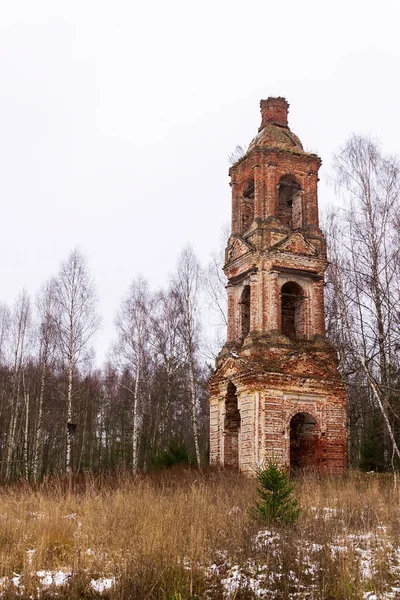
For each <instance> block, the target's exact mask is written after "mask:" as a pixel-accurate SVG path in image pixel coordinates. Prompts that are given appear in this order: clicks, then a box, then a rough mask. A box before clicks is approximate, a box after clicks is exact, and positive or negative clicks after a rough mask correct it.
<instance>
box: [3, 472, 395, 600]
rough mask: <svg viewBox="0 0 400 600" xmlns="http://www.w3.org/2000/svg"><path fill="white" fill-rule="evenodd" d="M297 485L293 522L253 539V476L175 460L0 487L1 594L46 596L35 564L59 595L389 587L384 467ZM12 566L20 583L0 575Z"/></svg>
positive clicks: (241, 595) (299, 594) (342, 594)
mask: <svg viewBox="0 0 400 600" xmlns="http://www.w3.org/2000/svg"><path fill="white" fill-rule="evenodd" d="M296 487H297V492H298V495H299V497H300V501H301V504H302V506H303V507H304V508H303V511H302V514H301V516H300V519H299V522H298V524H297V525H296V526H294V527H290V528H281V529H279V530H274V531H272V532H271V533H270V534H266V533H264V534H262V535H261V537H260V538H259V540H258V541H257V533H258V532H259V531H260V530H265V529H266V527H265V525H263V524H260V523H255V522H254V521H253V520H252V519H251V517H250V515H249V512H248V508H249V507H250V506H252V505H253V503H254V499H255V482H254V481H253V480H249V479H246V478H244V477H242V476H239V475H237V474H234V473H229V472H222V471H207V472H203V473H199V472H197V471H195V470H189V471H185V470H178V471H168V472H164V473H162V474H160V473H159V474H157V475H151V476H150V475H148V476H142V477H136V478H132V477H130V476H128V475H121V476H114V477H108V478H102V479H101V478H92V477H86V478H82V479H80V480H79V481H77V482H74V483H73V485H72V486H69V485H68V483H67V482H65V481H62V480H54V481H48V482H46V483H45V484H42V485H40V486H38V487H37V488H36V489H35V488H32V487H31V486H29V485H24V484H21V483H20V484H18V485H14V486H10V487H7V488H2V489H1V490H0V577H5V578H7V579H5V580H4V582H3V597H5V598H12V597H17V589H19V596H18V597H27V598H28V597H31V598H32V597H33V598H36V597H41V598H51V597H54V596H55V591H54V588H51V587H49V588H47V589H46V588H43V586H40V585H39V579H40V578H38V576H37V572H38V571H41V570H49V571H52V572H54V571H57V570H61V571H65V572H68V573H73V576H71V577H69V578H68V583H67V584H66V585H65V586H64V587H58V588H57V597H58V598H97V597H102V598H110V599H111V598H112V599H114V598H118V599H122V598H123V599H127V598H138V599H141V600H142V599H145V598H147V599H149V600H152V599H157V600H158V599H163V600H189V599H194V598H215V599H218V598H224V597H226V598H236V600H239V599H247V598H255V597H265V598H316V599H317V598H318V599H319V598H321V599H340V598H345V599H347V598H355V599H358V598H360V599H361V598H363V597H364V598H367V597H368V594H366V592H368V591H374V592H376V593H378V594H381V596H379V595H378V597H381V598H385V597H387V598H390V597H391V598H395V597H396V595H391V596H390V595H387V596H385V595H384V593H386V592H387V591H388V590H391V588H392V587H394V586H396V584H397V582H398V581H399V580H400V565H399V561H400V550H399V551H398V552H397V548H400V525H399V523H400V490H399V488H397V489H394V486H393V478H392V477H390V476H385V475H369V474H360V473H350V474H349V475H347V476H345V477H331V478H329V477H325V478H318V477H316V476H311V475H310V476H304V477H302V478H299V479H298V480H297V482H296ZM327 509H329V510H327ZM29 551H31V552H29ZM33 551H34V552H33ZM15 573H17V574H20V575H22V577H21V579H20V580H19V583H20V586H19V588H17V587H16V586H15V585H14V584H13V583H9V585H8V582H9V581H10V579H11V578H12V577H13V574H15ZM100 577H112V578H115V583H114V585H113V586H112V588H111V589H109V590H106V591H104V592H103V593H102V594H100V593H99V592H96V591H95V590H94V589H93V587H91V585H90V581H91V579H98V578H100ZM258 588H260V589H264V590H267V591H266V592H265V595H264V596H263V595H262V592H261V591H259V592H257V589H258ZM257 593H258V594H259V595H258V596H257V595H256V594H257ZM392 594H396V592H392ZM398 597H400V595H399V596H398Z"/></svg>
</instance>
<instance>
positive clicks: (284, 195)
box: [277, 175, 303, 229]
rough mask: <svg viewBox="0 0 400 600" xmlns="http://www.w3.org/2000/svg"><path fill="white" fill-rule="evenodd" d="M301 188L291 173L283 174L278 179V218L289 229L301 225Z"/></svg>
mask: <svg viewBox="0 0 400 600" xmlns="http://www.w3.org/2000/svg"><path fill="white" fill-rule="evenodd" d="M301 197H302V190H301V186H300V184H299V182H298V181H297V179H296V178H295V177H294V176H293V175H284V176H283V177H281V178H280V180H279V202H278V215H277V216H278V219H279V220H280V221H281V223H283V224H284V225H286V226H287V227H290V228H291V229H299V228H300V227H302V226H303V215H302V212H303V211H302V201H301Z"/></svg>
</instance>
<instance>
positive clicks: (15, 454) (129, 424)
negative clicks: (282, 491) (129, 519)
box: [0, 246, 209, 480]
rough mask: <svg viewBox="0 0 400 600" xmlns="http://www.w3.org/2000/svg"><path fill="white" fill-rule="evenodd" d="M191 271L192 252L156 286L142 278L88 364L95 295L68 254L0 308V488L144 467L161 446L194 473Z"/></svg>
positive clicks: (198, 436)
mask: <svg viewBox="0 0 400 600" xmlns="http://www.w3.org/2000/svg"><path fill="white" fill-rule="evenodd" d="M202 284H203V276H202V271H201V268H200V265H199V262H198V260H197V258H196V256H195V255H194V253H193V251H192V249H191V248H190V247H189V246H188V247H186V248H185V249H184V250H183V251H182V253H181V256H180V259H179V261H178V265H177V268H176V271H175V273H174V274H173V275H172V276H171V280H170V282H169V285H168V286H167V289H164V290H159V291H157V292H152V291H150V289H149V286H148V283H147V281H146V280H145V279H144V278H143V277H140V276H139V277H136V278H135V279H134V280H133V281H132V282H131V285H130V286H129V289H128V291H127V294H126V296H125V298H123V300H122V302H121V305H120V307H119V309H118V310H117V312H116V319H115V327H116V333H117V341H116V343H115V344H114V346H113V347H112V348H111V349H110V353H109V359H108V360H107V363H106V365H105V366H104V368H103V369H96V368H95V367H94V363H93V356H94V353H93V342H94V335H95V333H96V331H97V330H98V328H99V324H100V319H99V316H98V314H97V298H96V291H95V286H94V282H93V280H92V279H91V276H90V273H89V270H88V266H87V263H86V259H85V257H84V256H83V255H82V253H81V252H79V251H78V250H74V251H73V252H71V254H70V256H69V257H68V258H67V260H66V261H64V262H63V263H62V265H61V267H60V270H59V272H58V274H57V275H56V276H54V277H52V278H51V279H50V280H49V281H48V282H46V283H45V285H44V286H43V287H42V289H41V290H40V292H39V294H38V296H37V298H36V301H35V302H32V300H31V299H30V298H29V297H28V295H27V293H26V292H25V291H23V292H22V293H21V295H20V296H19V297H18V298H17V300H16V302H15V303H14V306H13V307H12V308H11V309H10V308H9V307H8V306H6V305H4V304H2V305H0V398H1V401H0V466H1V477H2V479H3V480H12V479H15V478H17V477H25V478H26V479H29V480H37V479H40V478H42V477H43V476H46V475H49V474H53V473H67V474H71V473H73V472H79V471H82V470H90V471H101V470H104V469H109V468H112V469H131V470H132V471H133V472H137V470H138V469H146V468H149V467H151V465H152V464H153V461H154V459H155V458H156V457H157V456H158V455H159V454H160V453H162V452H166V451H168V448H169V447H171V445H174V444H175V445H181V446H182V447H184V448H185V449H186V450H187V452H188V454H189V456H190V455H191V456H192V461H193V463H194V464H197V465H199V466H202V464H203V463H204V461H205V458H206V455H207V439H208V438H207V433H208V411H207V397H206V381H207V377H208V373H209V367H208V366H207V364H206V363H205V361H204V358H203V355H202V353H201V347H200V346H201V324H200V315H199V311H200V287H201V286H202Z"/></svg>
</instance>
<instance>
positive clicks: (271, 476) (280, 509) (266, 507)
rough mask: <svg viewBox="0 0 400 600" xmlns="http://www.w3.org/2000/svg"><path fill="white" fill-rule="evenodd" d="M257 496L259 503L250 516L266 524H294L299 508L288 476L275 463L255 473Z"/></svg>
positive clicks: (270, 463)
mask: <svg viewBox="0 0 400 600" xmlns="http://www.w3.org/2000/svg"><path fill="white" fill-rule="evenodd" d="M257 481H258V484H259V486H258V488H257V494H258V495H259V497H260V501H259V502H257V504H256V506H255V508H253V509H252V511H251V513H252V516H253V517H254V518H255V519H257V520H262V521H266V522H268V523H278V524H282V525H283V524H288V523H295V522H296V521H297V519H298V517H299V514H300V506H299V501H298V500H297V498H295V497H294V495H293V491H294V485H293V484H291V483H290V481H289V476H288V474H287V472H286V471H284V470H283V469H282V468H281V467H280V466H279V465H278V464H277V463H276V462H274V461H270V462H269V463H268V465H267V467H266V468H265V469H260V470H259V471H257Z"/></svg>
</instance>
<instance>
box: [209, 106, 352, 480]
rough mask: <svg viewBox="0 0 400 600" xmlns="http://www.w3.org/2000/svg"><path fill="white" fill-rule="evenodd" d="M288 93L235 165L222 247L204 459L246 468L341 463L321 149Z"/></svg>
mask: <svg viewBox="0 0 400 600" xmlns="http://www.w3.org/2000/svg"><path fill="white" fill-rule="evenodd" d="M288 107H289V105H288V103H287V102H286V100H285V99H284V98H268V99H267V100H262V101H261V115H262V122H261V126H260V129H259V131H258V134H257V136H256V137H255V138H254V140H253V141H252V142H251V144H250V145H249V150H248V152H247V153H246V155H245V156H244V157H243V158H241V159H240V160H239V161H238V162H237V163H235V164H234V165H233V166H232V167H231V169H230V176H231V187H232V230H231V236H230V238H229V240H228V245H227V248H226V254H225V266H224V271H225V274H226V276H227V279H228V285H227V294H228V335H227V342H226V344H225V345H224V347H223V348H222V350H221V352H220V354H219V356H218V358H217V362H216V371H215V373H214V374H213V375H212V377H211V378H210V382H209V392H210V462H211V464H214V465H225V466H227V467H231V468H239V469H240V470H241V471H244V472H247V473H249V474H251V473H254V471H255V469H256V468H257V467H259V466H261V465H263V464H265V462H266V461H267V460H268V458H270V457H273V458H275V459H276V460H278V461H279V462H280V463H281V464H282V465H283V466H285V467H287V468H290V467H291V468H293V469H294V468H298V469H308V468H312V469H315V470H317V471H324V472H326V471H330V472H342V471H343V470H344V469H345V468H346V462H347V460H346V452H347V448H346V439H347V432H346V420H347V419H346V407H347V395H346V389H345V386H344V384H343V382H342V380H341V378H340V376H339V373H338V370H337V353H336V351H335V349H334V348H333V347H332V345H331V344H330V343H329V341H328V340H327V339H326V337H325V322H324V290H323V286H324V272H325V269H326V267H327V257H326V244H325V239H324V236H323V234H322V232H321V230H320V229H319V219H318V170H319V167H320V165H321V160H320V158H319V157H318V156H317V155H315V154H310V153H307V152H305V151H304V150H303V147H302V144H301V142H300V140H299V138H298V137H297V136H296V135H295V134H294V133H293V132H291V130H290V129H289V127H288V120H287V115H288Z"/></svg>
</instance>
